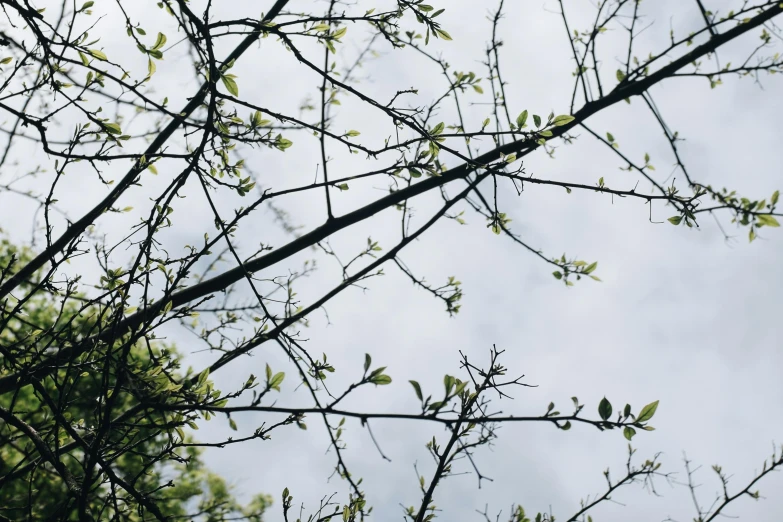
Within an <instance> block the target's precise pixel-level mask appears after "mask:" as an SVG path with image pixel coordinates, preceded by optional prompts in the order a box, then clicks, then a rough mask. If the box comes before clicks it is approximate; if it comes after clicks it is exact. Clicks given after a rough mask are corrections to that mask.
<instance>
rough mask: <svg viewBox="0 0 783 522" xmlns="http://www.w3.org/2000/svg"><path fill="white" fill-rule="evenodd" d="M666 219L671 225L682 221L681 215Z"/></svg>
mask: <svg viewBox="0 0 783 522" xmlns="http://www.w3.org/2000/svg"><path fill="white" fill-rule="evenodd" d="M667 221H668V222H669V223H671V224H672V225H679V224H680V222H681V221H682V216H672V217H670V218H669V219H668V220H667Z"/></svg>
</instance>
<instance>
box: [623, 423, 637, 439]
mask: <svg viewBox="0 0 783 522" xmlns="http://www.w3.org/2000/svg"><path fill="white" fill-rule="evenodd" d="M634 435H636V430H635V429H633V428H632V427H631V426H626V427H625V428H623V436H624V437H625V438H626V439H628V440H631V439H632V438H633V436H634Z"/></svg>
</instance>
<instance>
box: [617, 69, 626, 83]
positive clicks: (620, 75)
mask: <svg viewBox="0 0 783 522" xmlns="http://www.w3.org/2000/svg"><path fill="white" fill-rule="evenodd" d="M616 76H617V81H618V82H621V81H623V80H625V73H624V72H623V71H621V70H620V69H617V73H616Z"/></svg>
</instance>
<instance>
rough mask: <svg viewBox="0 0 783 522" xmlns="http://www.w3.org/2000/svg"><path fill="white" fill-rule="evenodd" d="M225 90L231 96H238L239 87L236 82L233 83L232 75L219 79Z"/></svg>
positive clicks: (225, 75)
mask: <svg viewBox="0 0 783 522" xmlns="http://www.w3.org/2000/svg"><path fill="white" fill-rule="evenodd" d="M220 79H221V80H222V82H223V85H224V86H225V87H226V90H227V91H228V92H229V93H231V95H232V96H239V87H238V86H237V82H235V81H234V75H233V74H224V75H222V76H221V77H220Z"/></svg>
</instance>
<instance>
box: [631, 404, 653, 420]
mask: <svg viewBox="0 0 783 522" xmlns="http://www.w3.org/2000/svg"><path fill="white" fill-rule="evenodd" d="M657 409H658V401H655V402H651V403H650V404H648V405H647V406H645V407H644V408H642V411H641V412H639V415H638V416H637V417H636V420H637V421H638V422H647V421H648V420H650V419H652V418H653V415H655V410H657Z"/></svg>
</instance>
